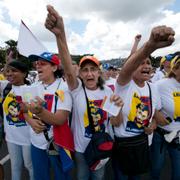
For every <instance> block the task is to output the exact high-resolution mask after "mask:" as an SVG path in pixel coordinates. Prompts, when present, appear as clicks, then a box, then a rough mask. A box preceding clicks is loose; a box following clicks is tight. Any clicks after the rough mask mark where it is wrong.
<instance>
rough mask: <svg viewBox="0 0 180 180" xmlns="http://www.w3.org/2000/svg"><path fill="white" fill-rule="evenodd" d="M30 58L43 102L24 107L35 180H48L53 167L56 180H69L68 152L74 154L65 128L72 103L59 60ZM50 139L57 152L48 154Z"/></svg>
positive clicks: (50, 56) (44, 55) (48, 55)
mask: <svg viewBox="0 0 180 180" xmlns="http://www.w3.org/2000/svg"><path fill="white" fill-rule="evenodd" d="M29 58H30V59H31V60H32V61H35V65H36V70H37V72H38V76H39V80H40V81H39V82H38V83H36V84H35V85H34V86H36V87H37V88H39V89H40V90H41V93H42V99H41V98H40V97H36V99H35V100H33V101H31V102H30V104H27V107H26V108H29V110H30V112H31V113H33V116H30V114H28V113H26V117H27V121H28V123H29V124H30V125H31V127H32V128H31V144H32V146H31V154H32V163H33V170H34V177H35V180H40V179H42V180H49V179H50V178H51V173H50V169H51V167H52V171H53V174H54V178H55V179H56V180H59V179H63V180H69V179H71V177H70V170H71V168H72V165H73V162H72V160H71V157H70V151H73V150H74V143H73V136H72V133H71V130H70V127H69V126H68V117H69V113H70V112H71V108H72V99H71V95H70V94H69V92H68V89H67V84H66V83H65V82H64V79H63V78H62V75H63V74H62V70H61V69H60V59H59V58H58V56H57V55H55V54H52V53H50V52H44V53H42V54H40V55H30V56H29ZM32 86H33V85H32ZM37 91H38V89H37ZM26 108H24V111H25V110H26ZM52 138H53V139H54V143H55V144H56V145H57V146H56V150H57V151H58V152H57V151H54V150H53V149H49V151H47V148H48V143H49V142H50V140H51V139H52ZM50 148H51V147H50ZM50 150H53V151H50Z"/></svg>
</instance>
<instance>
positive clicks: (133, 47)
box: [130, 34, 141, 56]
mask: <svg viewBox="0 0 180 180" xmlns="http://www.w3.org/2000/svg"><path fill="white" fill-rule="evenodd" d="M140 40H141V34H137V35H136V36H135V38H134V44H133V46H132V49H131V53H130V56H131V55H132V54H134V53H135V52H136V51H137V48H138V45H139V42H140Z"/></svg>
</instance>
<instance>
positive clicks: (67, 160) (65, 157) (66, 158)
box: [59, 146, 74, 172]
mask: <svg viewBox="0 0 180 180" xmlns="http://www.w3.org/2000/svg"><path fill="white" fill-rule="evenodd" d="M59 156H60V160H61V164H62V169H63V171H64V172H67V171H69V170H70V169H72V168H73V166H74V163H73V160H72V157H71V153H70V151H69V150H68V149H65V148H62V147H60V146H59Z"/></svg>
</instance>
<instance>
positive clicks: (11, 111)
mask: <svg viewBox="0 0 180 180" xmlns="http://www.w3.org/2000/svg"><path fill="white" fill-rule="evenodd" d="M21 102H22V98H21V96H15V95H14V94H13V93H9V94H8V95H7V96H6V98H5V100H4V103H3V108H4V112H5V116H6V121H7V122H8V124H9V125H14V126H16V127H19V126H26V121H25V119H24V116H23V113H22V112H21V111H20V104H19V103H21Z"/></svg>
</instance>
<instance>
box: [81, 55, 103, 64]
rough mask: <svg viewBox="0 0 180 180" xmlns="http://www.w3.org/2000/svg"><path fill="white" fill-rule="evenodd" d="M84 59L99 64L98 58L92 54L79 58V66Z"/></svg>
mask: <svg viewBox="0 0 180 180" xmlns="http://www.w3.org/2000/svg"><path fill="white" fill-rule="evenodd" d="M85 61H92V62H93V63H95V64H96V65H97V66H99V65H100V63H99V60H98V59H96V58H95V57H94V56H84V57H82V58H81V60H80V62H79V66H82V63H84V62H85Z"/></svg>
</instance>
